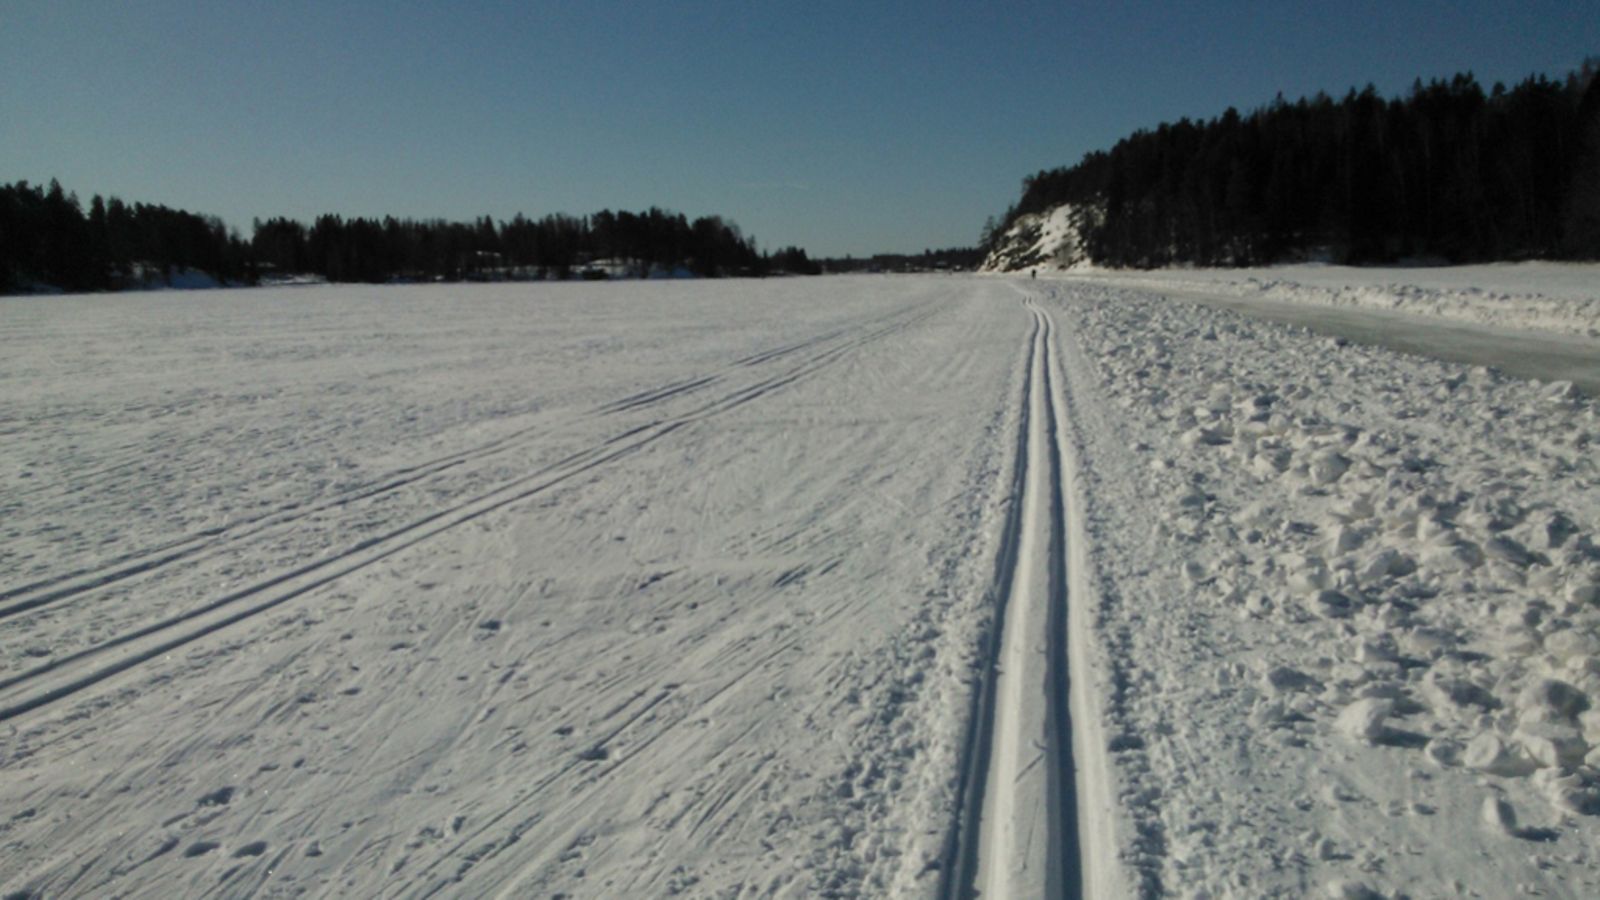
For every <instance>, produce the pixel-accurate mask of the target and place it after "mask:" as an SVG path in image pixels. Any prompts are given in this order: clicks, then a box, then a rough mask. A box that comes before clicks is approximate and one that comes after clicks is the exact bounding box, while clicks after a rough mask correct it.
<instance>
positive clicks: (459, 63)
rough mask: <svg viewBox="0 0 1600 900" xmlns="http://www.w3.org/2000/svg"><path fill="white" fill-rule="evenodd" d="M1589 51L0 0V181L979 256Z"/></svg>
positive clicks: (1233, 26) (224, 206)
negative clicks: (1170, 158) (1153, 148)
mask: <svg viewBox="0 0 1600 900" xmlns="http://www.w3.org/2000/svg"><path fill="white" fill-rule="evenodd" d="M1592 54H1600V0H1564V2H1546V0H1521V2H1510V0H1507V2H1478V0H1460V2H1437V3H1433V2H1428V3H1423V2H1414V3H1407V2H1399V0H1397V2H1381V3H1367V2H1347V3H1341V4H1334V3H1299V2H1293V0H1277V2H1227V3H1223V2H1216V3H1174V4H1154V3H1110V2H1107V3H1078V2H1055V3H1045V2H981V0H940V2H933V0H929V2H884V3H873V2H870V0H857V2H849V3H835V2H818V0H808V2H797V0H776V2H764V0H742V2H721V0H717V2H696V3H675V2H667V0H659V2H644V0H641V2H632V3H621V2H610V0H588V2H520V3H513V2H476V3H474V2H470V0H463V2H455V3H443V2H440V3H423V2H406V0H387V2H365V0H362V2H338V0H321V2H301V0H260V2H232V0H212V2H204V0H195V2H183V3H180V2H166V0H120V2H118V0H103V2H94V0H0V181H4V182H10V181H15V180H18V179H28V180H30V181H34V182H42V181H47V180H48V179H49V178H51V177H58V178H60V179H61V181H62V183H63V184H64V185H65V186H67V187H68V188H70V189H73V190H76V191H77V192H78V193H79V194H80V195H81V196H82V198H83V200H84V201H85V202H87V200H88V198H89V196H90V195H92V194H95V193H101V194H107V195H110V194H116V195H118V196H121V197H123V198H124V199H126V200H143V201H149V202H161V203H166V204H168V205H170V206H177V207H182V208H186V209H190V210H194V211H197V212H207V213H214V214H217V215H220V216H222V217H223V219H224V220H226V221H227V222H228V223H229V224H231V225H234V226H236V227H238V228H239V229H240V230H241V231H243V232H245V233H246V234H247V235H248V232H249V228H250V220H251V219H252V218H253V217H257V216H259V217H262V218H266V217H268V216H273V215H288V216H294V217H298V218H302V219H309V218H310V217H312V216H314V215H316V214H317V213H320V212H337V213H341V214H344V215H347V216H348V215H381V214H385V213H392V214H396V215H403V216H418V217H421V216H426V217H432V216H444V217H448V218H467V217H472V216H478V215H484V214H488V215H492V216H494V217H495V218H509V217H510V216H511V215H512V214H514V213H515V212H517V211H519V210H520V211H523V212H526V213H528V214H530V215H542V214H544V213H548V212H558V211H561V212H569V213H574V214H583V213H588V212H593V211H595V210H598V209H601V208H613V209H618V208H624V209H641V208H644V207H647V206H650V205H658V206H663V207H669V208H672V209H676V210H679V211H681V212H684V213H686V214H688V215H690V216H691V217H692V216H695V215H702V214H706V213H713V212H714V213H719V214H722V215H725V216H728V217H729V218H732V219H733V220H735V221H737V222H738V223H740V225H741V226H742V227H743V228H744V230H745V232H746V233H747V234H754V235H755V236H756V237H757V238H758V239H759V241H760V243H761V244H762V246H764V247H767V248H776V247H778V246H781V245H787V244H798V245H801V246H803V247H805V248H807V249H808V250H809V251H811V252H812V253H813V254H814V255H839V254H844V253H853V254H857V255H862V254H867V253H871V252H878V251H912V250H915V251H920V250H922V249H923V248H925V247H943V246H950V245H966V244H971V243H972V242H973V241H974V240H976V238H977V235H978V231H979V229H980V227H981V226H982V224H983V220H984V218H985V217H986V216H988V215H991V214H995V213H999V212H1002V211H1003V210H1004V209H1005V207H1006V206H1007V205H1008V204H1010V203H1011V202H1013V201H1014V200H1015V199H1016V198H1017V195H1018V191H1019V185H1020V180H1021V179H1022V177H1023V176H1025V175H1028V174H1030V173H1032V172H1035V171H1038V170H1040V169H1044V168H1051V167H1054V166H1058V165H1064V164H1069V163H1073V162H1076V161H1077V160H1078V159H1079V158H1080V157H1081V156H1082V155H1083V154H1084V153H1085V152H1087V151H1089V150H1093V149H1097V148H1103V147H1108V146H1110V145H1111V144H1112V143H1114V142H1115V141H1116V140H1117V139H1118V138H1119V137H1121V136H1123V135H1125V134H1127V133H1128V132H1130V131H1132V130H1134V129H1136V128H1139V127H1145V126H1151V125H1154V124H1156V123H1158V122H1160V121H1162V120H1168V119H1175V118H1177V117H1179V116H1185V115H1187V116H1190V117H1196V118H1206V117H1210V116H1213V115H1216V114H1218V113H1220V112H1221V111H1222V110H1223V109H1225V108H1226V107H1228V106H1229V105H1233V106H1237V107H1239V108H1240V109H1241V110H1248V109H1250V108H1253V107H1256V106H1259V105H1261V104H1263V103H1265V102H1267V101H1269V100H1271V99H1272V97H1273V96H1274V95H1275V94H1276V93H1278V92H1279V91H1281V92H1283V93H1284V95H1285V96H1288V97H1290V98H1294V97H1297V96H1299V95H1302V94H1307V93H1312V92H1315V91H1317V90H1326V91H1328V92H1329V93H1333V94H1338V93H1342V92H1343V91H1344V90H1345V89H1347V88H1349V87H1350V86H1352V85H1363V84H1365V83H1367V82H1369V81H1370V82H1372V83H1374V84H1376V85H1377V86H1378V88H1379V89H1380V90H1382V91H1383V92H1384V93H1386V94H1389V93H1394V92H1398V91H1403V90H1404V89H1405V88H1407V87H1408V86H1409V85H1410V84H1411V81H1412V79H1413V78H1415V77H1417V76H1422V77H1423V78H1424V79H1426V78H1429V77H1439V76H1447V75H1450V74H1452V73H1454V72H1456V71H1460V70H1466V69H1471V70H1473V71H1474V72H1475V73H1476V74H1477V75H1478V77H1479V79H1480V80H1481V81H1483V82H1484V84H1485V85H1486V86H1487V85H1490V84H1492V83H1493V82H1494V81H1496V80H1504V81H1507V82H1511V81H1514V80H1517V79H1520V78H1521V77H1523V76H1525V75H1528V74H1530V73H1535V72H1542V73H1547V74H1551V75H1561V74H1564V73H1565V72H1566V71H1568V70H1570V69H1572V68H1574V67H1576V66H1577V65H1578V64H1579V63H1580V62H1581V61H1582V60H1583V58H1584V57H1585V56H1586V55H1592Z"/></svg>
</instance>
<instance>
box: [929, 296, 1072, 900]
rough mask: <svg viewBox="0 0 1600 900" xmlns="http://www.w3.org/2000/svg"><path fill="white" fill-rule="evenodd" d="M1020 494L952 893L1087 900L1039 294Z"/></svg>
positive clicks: (1057, 410) (1052, 401) (1006, 549)
mask: <svg viewBox="0 0 1600 900" xmlns="http://www.w3.org/2000/svg"><path fill="white" fill-rule="evenodd" d="M1024 305H1025V308H1026V309H1027V310H1028V312H1029V313H1030V314H1031V317H1032V320H1033V332H1032V334H1031V336H1030V338H1029V340H1028V349H1027V363H1026V371H1027V373H1028V376H1027V380H1026V382H1025V383H1024V385H1023V391H1022V403H1021V407H1020V412H1019V414H1018V416H1017V419H1018V440H1017V450H1016V462H1015V463H1014V466H1013V469H1014V476H1013V478H1014V494H1013V498H1012V500H1011V503H1010V511H1009V513H1008V516H1007V520H1006V526H1005V532H1004V536H1003V538H1002V544H1001V551H1000V564H999V573H998V576H997V578H996V583H995V587H994V592H993V593H994V597H995V601H994V602H995V607H996V610H995V618H996V625H995V631H994V634H993V640H994V650H993V660H992V667H991V671H990V672H989V673H988V675H987V677H986V678H985V679H984V684H983V687H982V689H981V700H980V705H979V709H978V714H977V719H976V721H975V722H974V723H973V726H972V727H973V728H974V729H975V736H974V739H973V741H972V749H971V750H970V751H969V753H970V758H969V761H968V767H969V768H968V771H969V775H968V776H967V792H968V795H967V797H966V798H964V802H965V812H964V818H963V821H962V823H961V825H960V826H959V831H958V835H959V845H958V847H957V856H956V859H955V860H954V863H955V865H954V869H953V873H952V878H951V880H950V882H949V887H948V890H947V893H949V894H951V895H953V896H958V897H966V896H980V897H1052V898H1061V897H1078V896H1082V895H1083V884H1084V881H1085V879H1084V874H1083V861H1082V859H1081V855H1080V852H1079V834H1078V832H1079V823H1078V804H1077V802H1076V797H1077V795H1078V787H1077V785H1076V783H1075V780H1076V772H1077V766H1076V765H1075V764H1074V760H1073V747H1074V736H1073V731H1072V721H1073V716H1072V710H1071V708H1070V707H1071V703H1070V698H1071V689H1070V686H1069V674H1068V672H1069V662H1068V651H1067V644H1068V635H1067V623H1068V604H1069V602H1070V599H1069V596H1068V590H1067V585H1068V575H1067V561H1068V559H1069V556H1070V555H1071V554H1070V552H1069V550H1068V547H1067V540H1068V529H1067V523H1066V516H1067V507H1066V502H1065V499H1064V495H1063V484H1064V483H1066V482H1067V481H1068V479H1069V476H1067V475H1066V474H1065V473H1064V472H1063V454H1062V452H1061V448H1060V440H1061V434H1062V426H1063V419H1064V416H1063V406H1062V401H1061V398H1060V396H1059V395H1058V392H1057V390H1056V387H1055V385H1056V382H1057V378H1058V376H1056V375H1055V374H1054V372H1055V371H1056V368H1057V367H1056V359H1055V356H1056V349H1055V348H1056V344H1055V340H1054V333H1053V332H1054V328H1053V323H1052V321H1051V318H1050V316H1049V314H1048V313H1047V312H1045V311H1044V310H1043V309H1041V308H1039V307H1038V306H1037V305H1035V304H1034V303H1033V302H1032V300H1031V299H1029V300H1027V301H1025V304H1024Z"/></svg>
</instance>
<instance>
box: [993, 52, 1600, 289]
mask: <svg viewBox="0 0 1600 900" xmlns="http://www.w3.org/2000/svg"><path fill="white" fill-rule="evenodd" d="M1597 69H1600V59H1591V60H1590V61H1589V62H1588V63H1586V64H1585V65H1584V67H1583V68H1582V69H1581V70H1580V71H1578V72H1574V73H1572V74H1571V75H1570V76H1568V77H1566V78H1564V79H1561V80H1555V79H1551V78H1548V77H1545V76H1535V77H1530V78H1528V79H1526V80H1525V81H1523V82H1521V83H1520V84H1517V85H1515V86H1514V87H1511V88H1507V87H1505V86H1504V85H1501V84H1496V85H1494V86H1493V88H1491V89H1490V90H1488V91H1485V90H1484V89H1483V87H1482V86H1481V85H1479V83H1478V82H1477V80H1476V79H1475V78H1474V77H1473V76H1472V75H1470V74H1465V75H1457V76H1455V77H1453V78H1451V79H1450V80H1449V81H1433V82H1431V83H1429V84H1426V85H1424V84H1422V83H1421V82H1420V81H1418V82H1417V83H1416V84H1415V85H1413V87H1412V88H1411V90H1410V92H1409V93H1408V94H1406V95H1405V96H1403V97H1394V98H1389V99H1385V98H1383V97H1381V96H1379V95H1378V93H1377V91H1376V90H1375V89H1374V88H1372V87H1371V86H1368V87H1367V88H1366V90H1363V91H1359V92H1358V91H1355V90H1351V91H1350V92H1349V93H1348V94H1346V95H1345V96H1344V98H1343V99H1339V100H1335V99H1332V98H1330V97H1328V96H1326V95H1324V94H1319V95H1317V96H1316V97H1312V98H1303V99H1300V100H1297V101H1295V102H1292V103H1291V102H1288V101H1286V100H1284V99H1283V97H1282V96H1281V95H1280V96H1279V97H1278V99H1277V100H1275V101H1274V102H1273V103H1271V104H1270V105H1268V106H1266V107H1264V108H1262V109H1258V110H1256V111H1254V112H1252V113H1250V114H1248V115H1241V114H1240V113H1239V112H1237V111H1236V110H1233V109H1229V110H1228V111H1227V112H1225V113H1223V114H1222V115H1221V116H1219V117H1217V118H1215V119H1212V120H1209V121H1202V122H1194V121H1190V120H1188V119H1184V120H1181V121H1179V122H1177V123H1176V124H1163V125H1161V126H1160V127H1158V128H1156V129H1155V130H1153V131H1139V132H1136V133H1135V134H1133V135H1131V136H1130V137H1127V138H1124V139H1123V140H1122V141H1120V142H1118V143H1117V145H1116V146H1115V147H1113V148H1112V149H1111V150H1110V151H1103V152H1094V153H1090V154H1088V155H1087V156H1085V157H1084V158H1083V160H1082V161H1081V162H1080V163H1078V164H1077V165H1075V166H1071V167H1069V168H1061V169H1053V170H1050V171H1045V172H1040V173H1038V174H1037V175H1034V176H1032V177H1030V178H1028V179H1026V180H1025V181H1024V182H1023V193H1022V199H1021V200H1020V201H1018V203H1017V204H1016V205H1015V206H1013V207H1012V208H1011V209H1010V210H1008V211H1007V213H1006V215H1005V217H1004V218H1003V220H1001V221H1000V222H998V223H996V222H993V221H992V220H991V223H990V224H989V225H988V226H986V228H985V235H984V243H985V245H986V246H988V247H989V248H991V249H992V248H994V246H995V244H996V243H997V242H998V241H999V240H1000V239H1001V238H1002V237H1003V236H1004V235H1006V234H1007V232H1008V229H1010V228H1011V226H1012V225H1013V224H1014V223H1016V222H1017V219H1018V218H1019V217H1021V216H1024V215H1027V214H1042V213H1045V212H1047V211H1049V210H1052V209H1054V208H1057V207H1060V206H1062V205H1063V204H1067V205H1071V206H1072V207H1074V208H1075V209H1078V210H1081V211H1082V212H1083V215H1082V217H1081V219H1080V221H1082V222H1083V223H1084V224H1083V226H1082V229H1083V233H1082V234H1080V235H1077V237H1078V238H1079V239H1080V240H1081V246H1082V250H1083V251H1085V252H1086V253H1087V255H1088V257H1089V258H1090V259H1092V260H1093V261H1094V262H1096V263H1098V264H1102V265H1111V266H1132V267H1150V266H1161V265H1167V264H1172V263H1195V264H1201V265H1222V266H1226V265H1246V264H1253V263H1264V262H1273V261H1282V260H1287V259H1296V258H1307V257H1311V258H1325V259H1330V260H1333V261H1338V262H1348V263H1377V262H1390V261H1395V260H1401V259H1407V258H1422V259H1438V260H1443V261H1450V262H1471V261H1487V260H1501V259H1524V258H1584V259H1592V258H1597V257H1600V79H1596V78H1595V74H1596V71H1597ZM1024 224H1026V223H1024Z"/></svg>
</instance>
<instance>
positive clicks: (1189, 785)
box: [0, 277, 1600, 897]
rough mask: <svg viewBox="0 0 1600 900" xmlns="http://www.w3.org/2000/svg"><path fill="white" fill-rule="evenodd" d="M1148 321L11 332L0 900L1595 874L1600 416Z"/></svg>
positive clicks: (505, 298) (25, 302)
mask: <svg viewBox="0 0 1600 900" xmlns="http://www.w3.org/2000/svg"><path fill="white" fill-rule="evenodd" d="M1452 289H1454V288H1452ZM1172 293H1173V292H1170V291H1169V292H1166V295H1160V293H1159V292H1152V291H1151V290H1150V289H1148V288H1145V287H1141V286H1139V285H1131V284H1116V283H1105V282H1095V283H1086V282H1057V281H1048V280H1040V281H1037V282H1032V281H1026V280H1011V279H1000V278H945V277H927V278H911V277H907V278H884V277H856V278H844V277H840V278H823V279H804V280H801V279H795V280H773V281H765V282H750V281H726V282H669V283H619V284H562V285H475V286H461V285H452V286H426V287H421V286H418V287H383V288H365V287H311V288H282V289H260V290H251V291H217V292H185V293H165V294H150V295H132V296H113V297H105V296H102V297H56V298H12V299H0V725H3V727H0V773H3V777H0V848H3V853H0V890H3V891H5V892H7V893H8V895H9V894H16V893H21V894H22V895H25V896H47V897H57V896H84V897H98V896H112V895H115V896H148V897H165V896H175V895H193V896H198V895H211V894H217V895H223V896H240V895H272V896H278V895H292V894H293V895H298V894H302V893H304V894H310V895H313V896H405V897H421V896H433V895H440V896H485V895H502V896H550V895H557V894H566V895H569V896H595V897H612V896H660V895H667V894H674V893H681V894H686V895H690V896H817V895H828V896H885V895H889V896H940V895H943V896H961V895H965V894H966V893H967V892H968V891H969V889H973V888H976V889H977V890H978V891H979V892H981V893H982V894H983V895H987V896H994V895H1028V894H1034V895H1038V894H1049V893H1055V894H1063V893H1064V894H1072V893H1075V892H1076V893H1082V894H1083V895H1084V896H1110V895H1121V894H1126V895H1146V894H1153V893H1162V892H1167V893H1177V894H1182V895H1192V896H1229V895H1240V896H1284V897H1290V896H1296V897H1297V896H1305V895H1308V894H1311V893H1318V892H1332V893H1334V894H1335V895H1337V896H1369V895H1371V894H1365V895H1364V894H1362V893H1361V891H1362V890H1367V891H1370V892H1377V894H1380V895H1384V896H1390V895H1396V894H1400V893H1405V894H1408V895H1411V896H1434V895H1448V894H1470V893H1474V892H1475V893H1476V894H1478V895H1481V896H1504V895H1508V894H1510V893H1514V892H1516V891H1518V890H1524V889H1535V890H1538V891H1540V892H1542V893H1544V894H1546V895H1550V896H1585V895H1592V894H1594V893H1595V892H1596V891H1600V849H1597V848H1600V843H1597V840H1600V826H1597V822H1600V819H1597V818H1596V815H1595V814H1596V813H1600V775H1597V771H1596V768H1595V766H1596V764H1597V763H1600V750H1597V749H1596V748H1600V633H1597V631H1596V628H1597V625H1600V596H1597V592H1600V550H1597V548H1596V545H1595V536H1596V534H1597V533H1600V471H1597V466H1600V463H1597V456H1600V454H1597V453H1596V452H1595V444H1596V443H1597V442H1600V419H1597V410H1596V407H1595V405H1594V403H1593V402H1592V401H1590V400H1588V399H1586V398H1585V397H1584V396H1582V395H1581V394H1580V393H1579V392H1577V391H1575V390H1573V389H1572V388H1571V386H1570V385H1566V384H1561V383H1557V384H1553V385H1552V384H1543V383H1535V382H1528V381H1522V380H1517V379H1513V378H1508V377H1505V376H1502V375H1499V374H1497V373H1495V372H1492V371H1489V370H1485V369H1482V368H1472V367H1468V366H1464V365H1461V364H1457V363H1450V362H1443V361H1433V360H1427V359H1420V358H1416V357H1409V356H1402V355H1398V354H1393V353H1390V352H1387V351H1384V350H1380V349H1373V348H1368V347H1363V346H1358V345H1353V344H1345V343H1343V342H1335V341H1331V340H1328V339H1326V338H1320V337H1316V336H1313V335H1309V334H1306V333H1305V332H1303V331H1300V330H1297V329H1288V328H1284V327H1283V326H1281V325H1278V324H1275V323H1271V322H1266V321H1261V320H1259V319H1249V318H1245V317H1242V316H1240V315H1238V314H1236V313H1234V312H1231V311H1228V310H1224V309H1217V308H1211V307H1206V306H1200V305H1193V304H1190V303H1187V302H1184V301H1183V300H1181V299H1174V298H1173V297H1172V296H1171V294H1172ZM1481 324H1486V325H1492V324H1493V323H1492V322H1487V321H1486V322H1484V323H1481ZM1592 705H1594V706H1596V707H1597V708H1591V706H1592Z"/></svg>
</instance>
